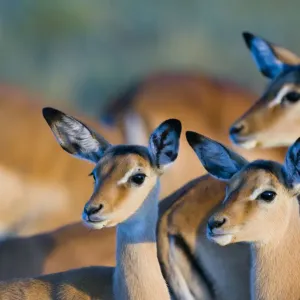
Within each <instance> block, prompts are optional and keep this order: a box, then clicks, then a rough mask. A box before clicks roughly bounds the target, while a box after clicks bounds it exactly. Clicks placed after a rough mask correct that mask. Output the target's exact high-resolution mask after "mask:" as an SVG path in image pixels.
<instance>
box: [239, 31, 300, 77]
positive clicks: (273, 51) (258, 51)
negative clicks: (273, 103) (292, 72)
mask: <svg viewBox="0 0 300 300" xmlns="http://www.w3.org/2000/svg"><path fill="white" fill-rule="evenodd" d="M243 37H244V40H245V43H246V45H247V47H248V48H249V50H250V51H251V54H252V57H253V59H254V61H255V63H256V65H257V67H258V68H259V70H260V71H261V72H262V74H263V75H265V76H266V77H268V78H270V79H273V78H275V77H277V76H278V74H279V73H281V72H282V71H283V70H284V69H285V68H287V67H289V66H295V65H299V64H300V58H299V57H298V56H297V55H296V54H294V53H292V52H291V51H289V50H287V49H285V48H283V47H279V46H276V45H274V44H272V43H270V42H268V41H266V40H264V39H263V38H261V37H259V36H255V35H253V34H251V33H249V32H244V33H243Z"/></svg>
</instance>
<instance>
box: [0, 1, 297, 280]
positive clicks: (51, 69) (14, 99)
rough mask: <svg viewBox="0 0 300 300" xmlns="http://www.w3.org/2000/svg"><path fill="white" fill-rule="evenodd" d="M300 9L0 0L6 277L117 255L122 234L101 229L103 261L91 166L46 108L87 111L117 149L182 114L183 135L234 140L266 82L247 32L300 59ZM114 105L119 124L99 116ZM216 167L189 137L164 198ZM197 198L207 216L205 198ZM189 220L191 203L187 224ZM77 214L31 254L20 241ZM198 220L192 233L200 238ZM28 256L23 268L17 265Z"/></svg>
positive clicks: (2, 257)
mask: <svg viewBox="0 0 300 300" xmlns="http://www.w3.org/2000/svg"><path fill="white" fill-rule="evenodd" d="M299 8H300V2H299V0H288V1H280V0H273V1H267V0H252V1H246V0H226V1H207V0H206V1H204V0H185V1H183V0H180V1H179V0H173V1H167V0H152V1H144V0H127V1H125V0H101V1H99V0H85V1H83V0H51V1H50V0H49V1H41V0H39V1H38V0H35V1H34V0H7V1H4V0H2V1H1V0H0V141H1V147H0V240H1V239H3V240H4V241H3V243H1V247H0V266H1V268H0V279H8V278H13V277H22V276H33V275H38V274H42V273H49V272H57V271H62V270H66V269H69V268H75V267H80V266H88V265H97V264H102V265H105V264H106V265H111V264H112V263H113V260H114V251H115V248H114V243H112V242H105V240H103V236H105V235H106V237H107V238H109V241H111V240H114V231H110V232H108V233H107V231H105V230H103V231H100V233H97V234H99V235H101V234H102V232H103V236H102V239H101V238H99V241H98V242H99V243H102V242H103V241H104V242H103V245H101V247H100V248H101V249H102V250H103V251H104V250H105V251H106V253H107V254H108V256H109V257H110V258H111V260H106V261H105V259H104V258H105V257H106V256H105V255H104V254H103V260H100V261H99V259H98V250H95V253H94V252H93V251H92V245H94V247H96V244H95V238H93V236H92V235H87V234H86V233H87V231H86V229H84V228H83V226H82V224H81V221H80V216H81V213H82V209H83V207H84V204H85V203H86V201H87V200H88V199H89V197H90V195H91V192H92V189H93V180H92V178H91V177H88V176H87V175H88V174H89V173H90V172H91V170H92V168H93V167H92V166H91V164H87V163H86V162H84V161H80V160H76V159H75V158H73V157H71V156H70V155H68V154H66V153H65V152H64V151H63V150H62V149H61V148H60V146H59V145H58V144H57V142H56V141H55V139H54V137H53V135H52V134H51V131H50V129H49V127H48V125H47V123H46V122H45V120H44V119H43V117H42V113H41V110H42V107H43V106H45V105H47V106H48V105H49V106H53V107H55V108H58V109H61V110H63V111H65V112H67V113H69V114H72V115H73V114H74V115H75V116H77V117H78V118H79V115H80V114H81V115H82V117H83V119H81V117H80V120H84V115H85V118H86V120H87V124H91V123H93V122H94V124H93V126H94V127H97V126H98V130H99V132H100V133H101V134H103V135H104V137H106V138H108V139H109V141H110V142H112V143H124V142H126V143H135V144H136V143H138V144H141V143H142V144H145V143H147V141H148V138H149V135H150V134H151V132H152V131H153V130H154V128H156V127H157V126H158V124H160V123H161V122H162V121H164V120H166V119H167V118H178V119H180V120H181V121H182V123H183V130H194V131H197V132H200V133H202V134H204V135H207V136H209V137H211V138H213V139H216V140H218V141H220V142H222V143H225V144H226V145H230V146H232V145H231V143H230V140H229V137H228V129H229V127H230V125H231V124H232V123H233V122H234V121H235V120H236V119H237V118H239V117H240V116H241V115H242V114H243V113H244V112H245V111H246V110H247V109H248V108H249V107H250V106H251V105H252V104H253V103H254V101H255V100H256V99H257V97H258V95H259V94H261V93H262V91H263V87H264V86H265V84H266V82H267V81H266V79H264V77H263V76H262V75H261V74H260V73H259V71H258V70H257V69H256V66H255V64H254V62H253V60H252V58H251V55H250V53H249V50H248V49H247V47H246V45H245V43H244V41H243V38H242V32H243V31H249V32H252V33H254V34H257V35H260V36H262V37H264V38H265V39H267V40H269V41H271V42H274V43H277V44H279V45H282V46H284V47H286V48H288V49H290V50H292V51H294V52H295V53H298V54H300V42H299V39H298V35H299ZM157 74H158V75H157ZM229 82H230V83H229ZM107 107H109V108H108V109H107ZM73 110H74V113H73ZM104 111H105V113H107V114H106V116H108V117H109V116H110V117H111V116H112V117H114V118H115V120H114V121H116V122H115V123H113V125H115V126H111V127H109V126H104V124H103V123H102V124H101V123H100V122H99V121H100V118H99V117H100V113H103V112H104ZM101 120H102V121H103V120H104V118H102V119H101ZM84 121H85V120H84ZM106 125H107V124H106ZM235 150H236V151H238V152H240V153H241V154H242V155H244V156H245V157H246V158H248V159H249V160H251V159H256V158H268V159H273V160H278V161H282V159H283V153H284V151H283V152H281V150H282V149H276V150H274V149H273V150H269V149H268V150H264V151H263V150H256V149H255V150H251V151H247V150H245V149H242V148H238V147H235ZM204 173H205V170H204V168H203V167H202V165H201V164H200V162H199V160H198V158H197V157H196V155H195V153H194V152H193V150H192V149H191V148H190V146H189V145H188V143H187V142H186V139H185V135H184V134H182V138H181V142H180V151H179V157H178V158H177V160H176V163H175V164H174V166H172V168H170V171H168V172H166V174H165V175H164V176H163V178H162V192H161V198H163V197H165V196H167V195H169V194H170V193H171V192H173V191H175V190H177V189H179V188H180V187H181V186H183V184H185V183H186V182H188V181H189V180H191V179H194V178H196V177H198V176H200V175H202V174H204ZM190 198H191V199H190V200H187V201H191V205H194V204H195V206H192V210H191V211H194V212H197V211H198V209H199V207H198V206H197V205H198V202H197V201H198V200H199V199H198V198H197V197H195V199H194V198H193V197H190ZM200 198H201V197H200ZM200 200H201V199H200ZM193 201H194V202H193ZM193 203H194V204H193ZM212 205H213V204H212ZM199 210H200V209H199ZM185 214H186V212H185V211H184V209H183V212H182V215H183V218H184V219H185V220H187V219H189V217H190V216H189V215H185ZM178 220H180V218H179V219H178ZM75 222H77V225H76V226H75V227H73V225H70V227H66V228H65V229H62V231H58V232H55V231H54V233H53V234H52V233H50V234H48V235H47V234H46V239H47V243H45V241H44V239H43V236H41V237H40V238H39V237H38V236H35V237H33V238H32V240H31V241H33V246H32V248H30V247H28V246H26V247H25V248H27V249H29V250H28V256H26V257H24V256H22V255H23V248H24V247H23V246H22V247H20V246H18V244H15V246H10V245H11V244H10V242H11V240H13V238H12V237H16V238H15V241H18V236H31V235H33V234H38V233H42V232H45V231H50V232H51V231H52V230H55V229H57V228H61V227H62V226H64V225H67V224H71V223H75ZM183 223H184V222H183ZM193 224H194V223H193ZM178 226H179V227H180V226H181V223H180V224H179V225H178ZM196 227H197V225H195V226H194V228H189V230H188V232H192V230H194V231H195V232H198V231H197V228H196ZM80 228H81V229H80ZM52 232H53V231H52ZM194 236H195V237H196V236H197V234H196V233H195V235H194ZM75 237H76V238H75ZM21 240H22V239H21V238H19V241H21ZM49 240H50V241H49ZM97 240H98V239H97ZM24 241H28V242H29V243H30V238H28V239H27V240H26V239H24ZM38 241H39V242H38ZM68 243H69V248H68V247H67V246H66V244H68ZM5 245H8V246H7V248H5ZM80 245H81V246H80ZM195 245H196V244H195ZM79 246H80V247H79ZM98 246H99V245H98ZM12 249H13V251H14V252H12ZM68 249H72V251H70V250H68ZM87 249H88V250H87ZM1 250H2V252H1ZM20 250H22V251H20ZM35 251H38V252H39V257H43V258H44V259H41V261H40V262H37V263H38V266H37V268H36V269H32V268H29V267H27V266H25V265H24V263H25V262H26V263H28V266H34V264H33V261H34V262H35V261H36V257H37V254H36V253H35ZM84 251H89V253H94V254H95V256H93V255H88V256H87V255H82V253H83V252H84ZM21 252H22V253H21ZM71 252H72V253H75V254H74V256H72V255H71ZM11 253H14V255H11ZM49 253H51V257H50V256H49ZM53 253H56V255H57V256H56V255H53ZM59 253H60V254H59ZM96 254H97V258H96ZM48 256H49V257H50V258H49V257H48ZM16 257H19V260H20V262H21V263H18V267H19V268H18V270H17V269H16V268H11V265H12V264H14V260H15V259H16ZM46 258H47V259H48V258H49V259H50V260H52V261H51V262H49V261H48V262H45V261H46ZM99 258H100V259H101V258H102V257H100V254H99ZM10 271H11V272H10Z"/></svg>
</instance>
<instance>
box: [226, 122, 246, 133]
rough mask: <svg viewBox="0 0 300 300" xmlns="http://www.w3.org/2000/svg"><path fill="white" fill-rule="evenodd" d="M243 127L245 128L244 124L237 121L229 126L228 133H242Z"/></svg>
mask: <svg viewBox="0 0 300 300" xmlns="http://www.w3.org/2000/svg"><path fill="white" fill-rule="evenodd" d="M244 129H245V125H244V124H243V123H238V124H235V125H232V126H231V127H230V129H229V133H230V135H237V134H240V133H242V131H243V130H244Z"/></svg>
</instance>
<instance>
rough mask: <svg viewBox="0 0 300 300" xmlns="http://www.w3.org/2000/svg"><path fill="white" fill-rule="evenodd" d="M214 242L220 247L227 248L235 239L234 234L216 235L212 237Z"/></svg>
mask: <svg viewBox="0 0 300 300" xmlns="http://www.w3.org/2000/svg"><path fill="white" fill-rule="evenodd" d="M210 239H211V240H212V241H214V242H215V243H217V244H219V245H220V246H226V245H228V244H230V243H231V241H232V239H233V235H232V234H224V235H215V236H212V237H210Z"/></svg>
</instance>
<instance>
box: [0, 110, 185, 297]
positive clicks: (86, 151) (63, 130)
mask: <svg viewBox="0 0 300 300" xmlns="http://www.w3.org/2000/svg"><path fill="white" fill-rule="evenodd" d="M43 114H44V117H45V119H46V121H47V122H48V124H49V126H50V127H51V129H52V131H53V133H54V135H55V137H56V139H57V141H58V143H59V144H60V145H61V147H62V148H63V149H64V150H66V151H67V152H69V153H70V154H72V155H73V156H75V157H78V158H81V159H85V160H88V161H90V162H92V163H94V164H95V167H94V169H93V171H92V172H91V175H92V176H93V178H94V189H93V193H92V195H91V197H90V200H89V201H88V202H87V204H86V205H85V207H84V210H83V214H82V218H83V221H84V223H85V224H86V225H87V226H88V227H90V228H92V229H101V228H103V227H113V226H117V251H116V262H117V263H116V268H115V269H113V268H103V267H102V268H101V267H98V268H85V269H78V270H75V271H70V272H65V273H63V274H62V273H57V274H52V275H49V276H45V277H39V278H36V279H31V280H30V279H29V280H20V281H15V282H11V283H2V284H1V285H0V296H1V299H5V297H7V298H9V297H35V298H34V299H48V298H55V299H77V298H80V297H82V299H112V298H114V297H115V299H132V300H134V299H145V300H146V299H149V300H150V299H162V300H169V299H170V296H169V292H168V288H167V285H166V283H165V280H164V278H163V276H162V273H161V270H160V266H159V262H158V258H157V248H156V223H157V218H158V201H159V178H160V176H161V175H162V174H163V173H164V170H165V168H166V167H168V166H170V165H171V164H172V163H173V162H174V161H175V159H176V158H177V155H178V149H179V138H180V134H181V123H180V122H179V121H178V120H176V119H169V120H167V121H165V122H163V123H162V124H161V125H160V126H159V127H158V128H157V129H156V130H155V131H154V132H153V133H152V134H151V136H150V140H149V146H148V147H145V146H136V145H111V144H109V143H108V142H107V141H106V140H105V139H104V138H103V137H101V136H100V135H98V134H97V133H96V132H94V131H93V130H92V129H90V128H88V127H87V126H85V125H84V124H83V123H81V122H80V121H78V120H76V119H74V118H73V117H70V116H68V115H66V114H64V113H62V112H60V111H58V110H55V109H52V108H46V109H44V110H43ZM70 209H72V208H70ZM86 255H88V253H87V254H86ZM112 283H113V284H112ZM76 297H77V298H76Z"/></svg>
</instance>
